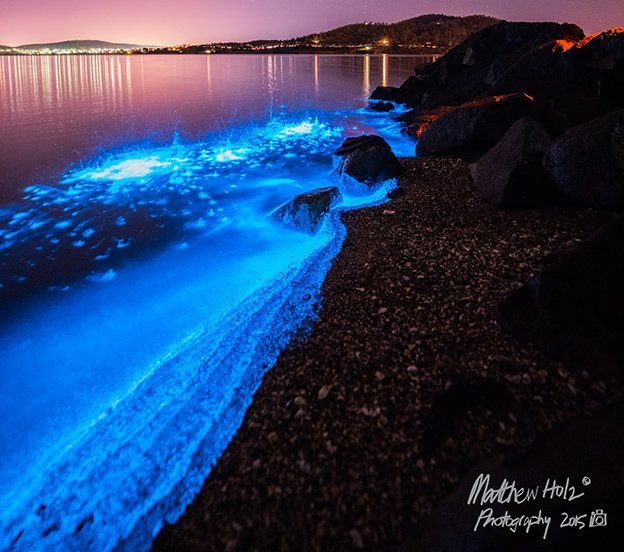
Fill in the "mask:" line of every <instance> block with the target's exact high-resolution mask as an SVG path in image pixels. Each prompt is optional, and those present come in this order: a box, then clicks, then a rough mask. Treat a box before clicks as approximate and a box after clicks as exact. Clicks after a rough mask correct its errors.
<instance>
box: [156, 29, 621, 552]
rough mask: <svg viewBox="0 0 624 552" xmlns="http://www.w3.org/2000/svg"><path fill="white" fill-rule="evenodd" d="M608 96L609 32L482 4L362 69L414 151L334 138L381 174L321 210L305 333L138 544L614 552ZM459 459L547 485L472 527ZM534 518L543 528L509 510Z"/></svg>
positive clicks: (355, 166)
mask: <svg viewBox="0 0 624 552" xmlns="http://www.w3.org/2000/svg"><path fill="white" fill-rule="evenodd" d="M622 98H624V29H612V30H610V31H606V32H604V33H599V34H598V35H594V36H591V37H585V36H584V34H583V31H582V30H581V29H579V28H578V27H576V26H574V25H568V24H555V23H508V22H501V23H499V24H497V25H495V26H493V27H490V28H487V29H484V30H482V31H479V32H478V33H475V34H474V35H473V36H472V37H470V38H469V39H468V40H466V41H465V42H464V43H463V44H461V45H460V46H458V47H456V48H454V49H453V50H451V51H450V52H449V53H448V54H447V55H445V56H444V57H442V58H441V59H440V60H439V61H438V62H436V63H434V64H431V65H429V66H426V67H424V68H423V69H419V70H417V71H416V73H415V75H414V76H413V77H411V78H410V79H408V80H407V81H406V82H405V83H404V84H403V85H402V86H401V87H399V88H388V87H380V88H378V89H377V90H376V91H375V92H374V94H373V96H372V100H373V102H379V103H373V104H372V105H371V108H372V109H377V110H382V111H387V112H389V113H391V112H392V110H393V109H394V105H396V104H397V103H401V104H403V105H405V106H407V107H408V108H410V110H409V111H407V113H404V114H403V115H401V116H400V119H401V120H402V121H403V123H404V125H405V129H404V130H405V132H406V133H407V134H409V135H411V136H412V137H414V138H415V139H416V141H417V145H416V152H417V154H418V157H417V158H410V159H402V160H401V161H400V163H399V161H397V160H396V158H394V155H393V154H392V152H391V151H390V150H389V147H388V145H387V144H386V143H385V142H384V141H383V140H382V139H381V138H378V137H367V136H363V137H358V138H352V139H349V140H347V141H346V142H345V144H343V146H342V147H341V148H340V149H339V150H337V152H336V154H337V155H339V156H341V157H342V162H341V163H340V165H339V169H338V170H339V171H340V172H342V174H343V176H344V177H345V178H346V177H348V178H351V179H354V180H356V181H357V182H359V183H362V184H363V185H366V186H372V185H374V184H375V183H376V182H379V181H381V180H384V179H387V178H391V177H395V176H397V177H398V185H399V187H398V188H397V189H396V190H394V191H393V192H392V193H391V196H392V197H391V201H390V202H389V203H386V204H385V205H382V206H379V207H375V208H371V209H365V210H360V211H355V212H349V213H345V214H344V215H343V220H344V223H345V225H346V227H347V237H346V240H345V243H344V247H343V249H342V251H341V253H340V254H339V255H338V257H337V258H336V259H335V261H334V264H333V267H332V269H331V270H330V272H329V274H328V276H327V279H326V281H325V284H324V287H323V297H324V300H323V303H322V308H321V310H320V312H319V317H318V319H317V320H316V321H315V323H314V325H313V328H312V330H311V334H310V335H309V336H307V337H301V338H300V339H299V340H297V341H295V342H294V343H292V344H291V345H290V346H289V348H288V349H287V350H286V351H284V352H283V353H282V355H281V356H280V358H279V360H278V362H277V364H276V366H275V367H274V368H273V369H272V370H271V371H270V372H268V374H267V375H266V377H265V379H264V382H263V384H262V386H261V388H260V390H259V391H258V393H257V395H256V396H255V398H254V402H253V404H252V406H251V407H250V408H249V410H248V412H247V414H246V417H245V421H244V423H243V425H242V427H241V428H240V430H239V431H238V433H237V434H236V436H235V437H234V439H233V440H232V442H231V443H230V445H229V447H228V449H227V451H226V453H225V454H224V455H223V456H222V457H221V459H220V460H219V462H218V464H217V466H216V467H215V468H214V469H213V471H212V472H211V474H210V476H209V477H208V479H207V481H206V482H205V484H204V487H203V489H202V491H201V492H200V493H199V495H198V496H197V497H196V499H195V501H194V502H193V503H192V504H191V505H190V506H189V507H188V508H187V511H186V513H185V514H184V516H183V517H182V518H181V519H180V520H179V521H178V522H177V523H176V524H175V525H173V526H169V527H165V528H164V529H163V530H162V531H161V533H160V534H159V535H158V537H157V539H156V540H155V543H154V548H155V549H156V550H229V551H233V550H282V549H288V550H343V549H368V550H396V549H398V550H426V551H431V550H437V551H449V552H451V551H453V552H457V551H460V552H461V551H466V552H468V551H473V550H477V551H492V552H494V551H500V550H518V551H520V550H523V551H524V550H531V551H533V550H535V551H537V550H564V549H565V550H589V549H592V550H593V549H595V550H620V549H622V545H623V544H624V539H623V538H622V536H621V534H618V531H617V527H618V524H619V523H621V520H622V515H623V514H624V507H623V505H622V501H621V496H622V493H623V492H624V445H623V444H622V443H623V440H622V439H621V437H622V433H621V428H622V421H623V419H624V407H623V406H622V391H623V390H624V379H623V378H622V372H621V371H622V368H623V366H624V349H623V348H622V339H623V338H624V334H623V330H622V328H624V285H623V284H622V282H624V247H623V246H622V244H623V243H624V241H623V240H624V218H623V217H624V215H622V214H621V212H622V209H623V208H624V102H623V100H622ZM316 192H317V193H316V194H310V197H309V198H308V197H306V198H304V197H301V198H295V200H293V202H294V203H292V204H289V206H286V207H284V208H282V209H284V210H285V212H288V213H290V211H291V210H292V209H294V207H293V206H297V205H299V203H301V202H306V205H307V207H306V211H305V212H306V213H307V215H306V216H307V217H308V218H309V219H310V220H307V219H306V221H305V223H306V227H307V228H308V230H310V229H312V230H313V228H314V227H315V225H316V224H317V220H316V214H319V213H325V212H326V210H327V209H328V208H329V207H328V206H327V205H329V202H330V200H329V199H326V200H324V201H325V202H324V203H323V202H322V201H321V200H323V197H325V196H323V195H322V194H325V195H326V196H327V197H329V196H328V194H330V191H328V190H318V191H316ZM326 204H327V205H326ZM298 209H299V207H297V213H299V211H298ZM312 215H314V216H312ZM319 216H321V215H319ZM291 219H292V220H295V219H296V220H297V224H299V225H300V222H299V219H298V218H296V217H294V218H293V217H292V216H290V218H289V220H291ZM480 473H484V474H490V475H491V477H492V480H496V481H497V482H498V483H497V485H500V484H501V481H503V479H505V478H506V479H507V480H508V481H511V482H515V483H514V485H516V484H517V485H518V486H522V485H524V486H526V487H527V488H528V487H530V486H533V487H540V488H541V489H542V490H544V489H545V488H547V487H549V486H550V487H551V488H555V487H556V488H557V491H556V493H555V494H556V496H555V495H552V496H551V497H550V498H548V497H546V495H544V494H542V495H540V497H539V498H534V499H532V500H530V501H529V502H530V504H529V503H527V504H525V505H523V504H514V503H508V502H504V501H498V502H496V501H495V503H494V506H493V508H494V509H496V511H497V513H496V515H498V516H500V517H499V518H498V526H493V525H495V524H494V523H492V524H491V525H490V526H489V527H483V526H481V527H476V526H475V522H476V520H478V519H479V520H480V519H481V517H480V511H481V513H483V512H484V510H483V508H484V509H485V511H487V504H488V503H487V501H486V502H485V503H481V505H482V506H483V504H485V506H483V508H480V507H479V506H478V505H476V504H468V503H467V499H468V496H469V494H470V491H471V488H472V484H473V482H474V481H475V478H476V477H477V476H478V475H479V474H480ZM492 485H493V486H494V483H492ZM571 486H572V487H574V488H575V489H576V491H578V493H580V492H581V491H580V490H581V489H582V490H583V493H582V494H580V495H579V499H578V500H577V501H576V502H574V503H572V500H570V496H574V491H572V495H570V494H569V493H570V487H571ZM553 492H554V491H553ZM578 493H577V494H578ZM538 511H539V513H538ZM605 512H606V513H607V515H608V516H609V522H608V523H602V522H600V523H596V521H595V520H594V517H596V515H597V513H600V514H601V515H602V513H605ZM491 513H492V512H491ZM592 513H593V514H594V515H592ZM571 514H574V516H578V517H574V520H575V521H574V523H566V520H569V518H570V515H571ZM532 515H535V517H536V519H537V520H538V521H539V523H540V524H543V525H547V526H548V527H547V528H546V529H545V530H538V529H535V527H533V528H532V529H531V527H529V528H528V530H527V527H526V526H521V528H519V529H518V528H517V529H518V530H517V531H516V532H513V531H511V530H510V529H509V527H510V525H509V524H511V523H513V519H516V520H517V523H523V522H522V521H521V520H522V519H524V518H523V517H522V516H525V517H526V516H529V518H530V516H532ZM514 516H515V518H514ZM566 516H567V517H566ZM590 516H591V520H592V521H591V522H590V521H589V520H590ZM562 518H563V519H562ZM546 519H548V520H549V521H548V523H547V524H546V522H545V520H546ZM600 519H603V518H600ZM510 520H511V521H510ZM524 523H526V520H525V522H524ZM536 523H537V522H536ZM587 527H589V529H586V528H587ZM475 529H479V530H475ZM585 529H586V530H585ZM542 532H543V535H542ZM538 533H539V534H538ZM546 537H547V538H546Z"/></svg>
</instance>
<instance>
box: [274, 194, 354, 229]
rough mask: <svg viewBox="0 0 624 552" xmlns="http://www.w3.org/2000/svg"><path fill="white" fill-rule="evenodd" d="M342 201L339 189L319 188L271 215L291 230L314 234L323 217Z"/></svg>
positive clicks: (295, 198)
mask: <svg viewBox="0 0 624 552" xmlns="http://www.w3.org/2000/svg"><path fill="white" fill-rule="evenodd" d="M340 201H342V195H341V193H340V190H338V188H337V187H335V186H328V187H327V188H317V189H315V190H310V191H309V192H306V193H304V194H300V195H298V196H295V197H294V198H293V199H291V200H290V201H289V202H287V203H284V205H282V206H281V207H278V208H277V209H276V210H275V211H273V213H271V218H272V219H273V220H276V221H278V222H280V223H282V224H284V225H285V226H288V227H290V228H294V229H296V230H301V231H303V232H308V233H310V234H314V233H315V232H316V231H317V230H318V229H319V226H320V225H321V222H322V221H323V216H324V215H325V214H326V213H328V212H329V210H330V209H331V208H332V207H333V206H334V205H336V204H337V203H340Z"/></svg>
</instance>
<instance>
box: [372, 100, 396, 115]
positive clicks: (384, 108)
mask: <svg viewBox="0 0 624 552" xmlns="http://www.w3.org/2000/svg"><path fill="white" fill-rule="evenodd" d="M368 109H370V110H371V111H377V112H378V113H387V112H388V111H392V110H393V109H394V104H393V103H392V102H383V101H382V102H372V103H371V104H369V106H368Z"/></svg>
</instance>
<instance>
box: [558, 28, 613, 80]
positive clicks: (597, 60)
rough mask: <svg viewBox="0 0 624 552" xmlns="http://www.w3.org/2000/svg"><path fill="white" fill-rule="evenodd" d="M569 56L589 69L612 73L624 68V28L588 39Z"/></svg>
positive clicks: (573, 49)
mask: <svg viewBox="0 0 624 552" xmlns="http://www.w3.org/2000/svg"><path fill="white" fill-rule="evenodd" d="M568 56H569V57H570V58H572V59H574V60H576V61H578V62H579V63H581V64H582V65H583V67H586V68H588V69H598V70H601V71H612V70H613V69H617V68H622V67H623V66H624V28H622V27H619V28H614V29H609V30H607V31H603V32H601V33H597V34H595V35H592V36H588V37H586V38H585V39H584V40H582V41H581V42H580V43H579V44H577V45H576V47H574V48H570V49H569V50H568Z"/></svg>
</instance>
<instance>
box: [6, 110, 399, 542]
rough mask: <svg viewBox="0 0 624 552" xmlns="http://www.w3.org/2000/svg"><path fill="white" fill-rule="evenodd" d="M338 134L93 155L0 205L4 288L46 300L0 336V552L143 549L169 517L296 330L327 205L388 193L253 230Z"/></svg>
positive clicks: (316, 278) (302, 185) (308, 311)
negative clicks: (308, 228)
mask: <svg viewBox="0 0 624 552" xmlns="http://www.w3.org/2000/svg"><path fill="white" fill-rule="evenodd" d="M347 119H348V118H347V116H344V117H342V116H339V117H338V119H336V117H334V119H333V121H334V122H332V123H330V122H329V121H323V120H319V119H317V118H305V119H303V120H295V121H291V122H287V121H283V120H282V121H272V122H270V123H269V124H267V125H266V126H265V127H260V128H247V129H241V130H239V131H238V133H235V134H233V135H231V136H229V137H228V138H227V139H218V140H217V139H213V140H210V141H201V142H197V143H180V142H178V143H174V144H172V145H171V146H167V147H164V146H158V147H147V146H146V147H144V148H142V149H135V150H132V151H125V152H121V153H118V154H114V155H110V156H105V157H103V158H102V159H100V160H99V161H98V162H96V163H93V164H91V165H89V166H85V167H75V168H73V169H72V170H70V171H69V172H68V173H67V174H66V175H64V176H63V178H62V180H61V181H60V182H59V183H58V185H56V186H43V185H41V186H33V187H31V188H29V189H27V190H26V195H25V198H24V201H23V202H22V203H20V204H15V205H12V206H9V207H7V208H4V209H3V210H2V212H1V213H0V232H1V234H0V237H1V238H2V249H1V251H0V269H1V272H0V273H1V274H2V275H3V282H2V285H4V290H5V291H6V290H7V289H8V292H7V293H9V294H15V290H16V289H18V288H19V286H27V284H28V282H29V281H30V280H32V281H35V282H36V283H37V285H38V286H39V287H45V286H47V287H50V288H51V289H52V290H53V291H52V292H51V293H50V294H48V295H45V296H42V297H40V298H39V299H38V300H37V301H36V302H34V303H33V304H32V305H31V306H30V308H27V309H23V311H20V312H19V313H18V314H15V315H12V316H11V317H10V318H9V319H7V320H6V321H4V322H3V323H2V324H1V325H0V357H2V358H3V359H4V362H3V364H2V365H1V367H0V380H1V381H2V388H1V390H0V438H1V440H0V476H1V477H0V511H2V517H1V520H0V545H1V546H2V547H3V548H5V547H9V546H11V545H13V547H14V548H15V549H17V550H29V551H30V550H44V549H45V550H49V549H62V550H81V551H82V550H109V549H112V548H114V547H118V548H121V549H127V550H133V551H136V550H142V549H146V548H148V547H149V544H150V542H151V538H152V537H153V536H154V534H155V533H156V532H157V531H158V529H159V528H160V527H161V526H162V523H163V522H164V521H171V522H172V521H174V520H175V519H176V518H177V516H179V514H180V513H181V511H182V509H183V508H184V506H185V504H187V503H188V502H189V500H190V499H191V498H192V496H193V495H194V493H196V492H197V490H198V489H199V487H200V485H201V483H202V481H203V479H204V477H205V476H206V474H207V473H208V472H209V471H210V466H212V465H213V463H214V462H215V461H216V459H217V458H218V457H219V455H220V454H221V452H222V451H223V449H224V448H225V447H226V445H227V443H228V441H229V440H230V438H231V437H232V435H233V434H234V432H235V431H236V429H237V428H238V426H239V425H240V423H241V421H242V417H243V415H244V412H245V409H246V408H247V406H248V405H249V403H250V402H251V399H252V396H253V393H254V391H255V390H256V388H257V387H258V385H259V384H260V381H261V378H262V375H263V374H264V372H265V371H266V370H267V369H268V368H270V367H271V366H272V365H273V363H274V362H275V360H276V358H277V356H278V354H279V352H280V350H281V349H282V348H283V347H284V346H285V345H286V344H287V343H288V341H289V339H290V338H291V337H292V335H293V334H294V332H296V331H298V330H300V329H301V328H302V327H303V326H304V325H305V324H306V323H308V322H309V321H310V320H312V318H313V316H314V310H315V308H316V305H317V300H318V293H319V290H320V287H321V283H322V281H323V278H324V276H325V274H326V272H327V270H328V268H329V266H330V263H331V260H332V258H333V257H334V255H335V254H336V253H337V252H338V251H339V249H340V246H341V243H342V239H343V237H344V228H343V227H342V225H341V224H340V221H339V213H340V210H341V209H351V208H356V207H359V206H362V205H366V204H373V203H377V202H381V201H384V200H385V197H386V193H387V191H388V189H389V188H390V187H391V185H392V183H388V184H386V185H385V186H382V187H380V188H379V189H377V190H375V191H374V192H372V193H369V194H367V195H364V196H363V195H359V196H353V195H350V194H349V193H348V191H347V193H346V194H344V202H343V204H342V206H339V207H338V208H337V209H336V210H334V211H333V212H332V213H331V214H330V216H329V217H328V218H327V219H326V221H325V223H324V224H323V225H322V227H321V229H320V231H319V232H318V233H317V234H316V235H314V236H310V235H307V234H305V233H299V232H292V231H288V230H285V229H283V228H282V227H281V226H279V225H276V224H272V223H271V222H270V221H269V220H267V218H266V215H267V213H269V212H271V210H272V209H274V208H275V207H276V206H278V205H280V204H281V203H283V202H284V201H286V200H288V199H290V198H291V197H292V196H293V195H295V194H296V193H300V192H301V191H304V190H307V189H311V188H317V187H320V186H323V185H327V184H329V183H331V181H332V176H331V174H330V170H329V169H330V166H331V161H330V159H331V151H332V150H333V149H334V148H335V147H336V146H337V145H338V144H339V143H340V141H341V139H342V134H343V132H345V131H346V132H356V131H357V127H356V129H355V130H354V127H353V125H352V121H351V119H348V120H347ZM335 120H341V121H342V122H343V123H344V125H343V128H341V127H339V126H336V124H335ZM376 120H378V121H383V119H376ZM269 175H270V176H269ZM167 241H168V242H170V244H171V246H170V247H166V248H164V247H163V248H161V249H160V250H159V251H158V252H157V253H156V250H154V251H153V252H152V254H151V255H149V256H147V257H145V256H141V257H139V256H137V255H136V254H135V255H134V256H133V255H131V252H135V253H136V252H137V251H141V250H144V249H145V248H148V249H149V247H153V246H154V244H157V243H158V244H162V243H164V242H167ZM122 261H123V266H122ZM80 276H86V278H82V279H80V280H78V279H77V278H78V277H80ZM0 291H2V290H0ZM59 291H63V293H59Z"/></svg>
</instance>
